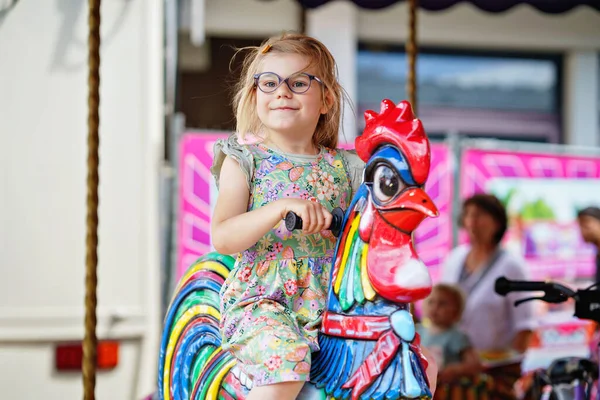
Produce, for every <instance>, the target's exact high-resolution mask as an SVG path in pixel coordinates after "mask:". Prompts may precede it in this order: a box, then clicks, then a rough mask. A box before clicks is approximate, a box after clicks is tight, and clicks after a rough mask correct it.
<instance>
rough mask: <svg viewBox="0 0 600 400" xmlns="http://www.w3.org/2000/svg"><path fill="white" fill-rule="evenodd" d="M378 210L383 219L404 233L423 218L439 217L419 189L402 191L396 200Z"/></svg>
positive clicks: (412, 228)
mask: <svg viewBox="0 0 600 400" xmlns="http://www.w3.org/2000/svg"><path fill="white" fill-rule="evenodd" d="M380 210H381V215H382V217H383V219H385V220H386V221H387V222H388V223H390V224H392V225H393V226H395V227H396V228H398V229H400V230H402V231H404V232H412V231H414V230H415V229H417V227H418V226H419V224H420V223H421V222H422V221H423V220H424V219H425V218H427V217H432V218H435V217H437V216H438V215H439V211H438V209H437V207H436V206H435V204H434V203H433V200H431V198H430V197H429V196H428V195H427V193H425V191H424V190H423V189H421V188H410V189H407V190H405V191H403V192H402V193H401V194H400V196H398V198H397V199H396V200H394V201H393V202H392V203H390V204H386V205H385V207H381V208H380Z"/></svg>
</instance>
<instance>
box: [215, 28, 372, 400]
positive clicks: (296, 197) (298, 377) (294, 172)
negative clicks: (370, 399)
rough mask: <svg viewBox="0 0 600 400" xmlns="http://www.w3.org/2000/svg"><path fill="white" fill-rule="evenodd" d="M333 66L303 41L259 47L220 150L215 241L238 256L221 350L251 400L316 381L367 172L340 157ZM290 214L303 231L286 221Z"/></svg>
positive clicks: (347, 155)
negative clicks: (314, 356)
mask: <svg viewBox="0 0 600 400" xmlns="http://www.w3.org/2000/svg"><path fill="white" fill-rule="evenodd" d="M342 92H343V91H342V88H341V87H340V85H339V83H338V81H337V77H336V65H335V61H334V59H333V57H332V55H331V54H330V52H329V51H328V50H327V48H326V47H325V46H324V45H323V44H322V43H320V42H319V41H318V40H316V39H313V38H311V37H308V36H304V35H299V34H286V35H283V36H281V37H276V38H271V39H269V40H267V41H266V42H265V43H263V44H262V45H261V46H260V47H258V48H252V49H250V53H249V55H248V57H247V58H246V59H245V62H244V67H243V70H242V76H241V80H240V83H239V85H238V88H237V94H236V96H235V99H234V107H235V112H236V117H237V129H236V130H237V133H236V135H233V136H231V137H230V138H229V139H228V140H226V141H219V142H217V143H216V145H215V149H214V164H213V167H212V173H213V174H214V175H215V179H216V182H217V185H218V187H219V196H218V199H217V203H216V206H215V210H214V214H213V218H212V243H213V246H214V247H215V249H216V250H217V251H218V252H220V253H223V254H237V261H236V265H235V268H234V270H233V271H232V272H231V274H230V275H229V277H228V279H227V281H226V282H225V284H224V286H223V289H222V292H221V316H222V317H221V334H222V338H223V349H225V350H229V351H231V352H232V354H233V355H234V356H235V357H236V358H237V359H238V360H239V362H240V366H241V367H242V368H243V370H244V371H245V372H246V373H247V374H248V375H249V376H250V377H251V378H252V380H253V389H252V390H251V392H250V395H249V397H248V398H249V399H250V400H254V399H260V400H267V399H294V398H296V396H297V395H298V393H299V392H300V390H301V389H302V386H303V384H304V383H305V382H306V381H307V380H308V379H309V373H310V365H311V353H312V352H314V351H318V350H319V344H318V343H317V333H318V328H319V326H320V322H321V320H320V316H321V314H322V312H323V309H324V307H325V300H326V296H327V290H328V284H329V276H330V268H331V261H332V257H333V251H334V248H335V243H336V238H335V237H334V236H333V235H332V234H331V232H330V231H329V230H328V227H329V225H330V223H331V220H332V216H331V210H332V209H333V208H334V207H341V208H343V209H346V208H347V206H348V204H349V203H350V201H351V199H352V195H353V190H356V189H357V187H358V186H359V185H360V183H361V177H362V171H363V167H364V165H363V163H362V161H361V160H360V159H359V158H358V156H356V154H355V153H353V152H346V151H342V150H335V148H336V146H337V144H338V130H339V125H340V114H341V108H342ZM289 211H293V212H295V213H296V214H298V215H299V216H300V217H301V218H302V220H303V228H302V231H295V232H289V231H288V230H287V229H286V228H285V224H284V223H283V221H282V219H283V218H284V217H285V215H286V214H287V213H288V212H289Z"/></svg>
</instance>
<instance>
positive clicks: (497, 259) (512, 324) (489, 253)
mask: <svg viewBox="0 0 600 400" xmlns="http://www.w3.org/2000/svg"><path fill="white" fill-rule="evenodd" d="M460 224H461V226H462V227H463V228H464V229H465V231H466V233H467V235H468V238H469V242H468V244H465V245H461V246H459V247H457V248H455V249H454V250H453V251H452V252H451V253H450V255H449V256H448V259H447V260H446V263H445V265H444V267H443V269H442V277H441V281H442V282H446V283H453V284H457V285H458V286H459V287H460V288H461V289H462V290H463V291H464V293H465V294H466V303H465V310H464V313H463V316H462V318H461V321H460V324H459V327H460V329H462V330H463V332H464V333H466V334H467V336H468V337H469V338H470V339H471V342H472V345H473V347H474V348H475V350H476V351H477V352H478V354H479V356H480V358H481V360H482V363H483V364H484V366H485V365H487V366H488V368H487V370H486V373H487V374H489V375H491V376H492V377H493V378H494V382H495V392H496V393H495V395H494V398H506V399H512V398H514V394H513V385H514V383H515V381H516V380H517V379H518V378H519V377H520V372H521V371H520V359H521V355H522V354H523V353H524V352H525V350H526V349H527V347H528V344H529V340H530V337H531V333H532V329H533V326H534V320H533V308H532V305H531V303H525V304H521V305H519V307H514V302H515V300H517V299H518V298H521V297H523V296H524V295H523V294H516V293H515V294H509V295H508V296H505V297H504V296H500V295H498V294H496V292H495V291H494V284H495V282H496V279H497V278H498V277H500V276H505V277H506V278H508V279H514V280H527V279H528V276H527V271H526V266H525V263H524V261H523V260H522V259H521V258H518V257H516V256H515V255H514V254H510V253H509V252H508V251H505V250H504V249H503V248H502V247H501V245H500V242H501V241H502V238H503V236H504V233H505V232H506V229H507V224H508V221H507V216H506V210H505V208H504V206H503V205H502V203H501V202H500V200H498V199H497V198H496V197H495V196H493V195H490V194H476V195H474V196H472V197H470V198H468V199H466V200H465V201H464V203H463V207H462V214H461V218H460Z"/></svg>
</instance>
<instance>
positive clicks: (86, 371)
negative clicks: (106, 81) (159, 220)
mask: <svg viewBox="0 0 600 400" xmlns="http://www.w3.org/2000/svg"><path fill="white" fill-rule="evenodd" d="M100 1H101V0H89V2H88V7H89V14H88V26H89V36H88V160H87V164H88V176H87V219H86V225H87V236H86V268H85V336H84V338H83V398H84V400H94V399H95V394H94V390H95V387H96V358H97V354H96V352H97V344H98V339H97V337H96V303H97V299H96V287H97V284H98V278H97V266H98V184H99V174H98V165H99V155H98V153H99V152H98V149H99V141H100V138H99V134H98V128H99V125H100V117H99V107H100Z"/></svg>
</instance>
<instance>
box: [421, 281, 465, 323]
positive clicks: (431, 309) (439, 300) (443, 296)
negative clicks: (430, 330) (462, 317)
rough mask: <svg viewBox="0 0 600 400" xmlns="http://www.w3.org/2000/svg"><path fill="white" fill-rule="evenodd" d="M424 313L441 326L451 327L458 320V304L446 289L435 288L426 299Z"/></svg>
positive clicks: (432, 321)
mask: <svg viewBox="0 0 600 400" xmlns="http://www.w3.org/2000/svg"><path fill="white" fill-rule="evenodd" d="M423 314H424V315H425V316H426V317H427V318H429V320H430V321H431V323H432V324H433V325H435V326H437V327H440V328H449V327H451V326H452V325H454V324H455V323H456V322H458V305H457V304H456V301H455V299H454V297H453V296H452V295H451V294H450V293H448V292H447V291H445V290H438V289H434V290H433V292H431V294H430V295H429V297H427V299H426V300H425V304H424V307H423Z"/></svg>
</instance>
